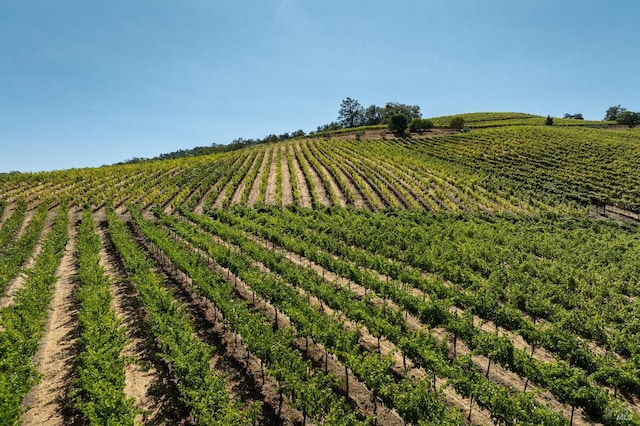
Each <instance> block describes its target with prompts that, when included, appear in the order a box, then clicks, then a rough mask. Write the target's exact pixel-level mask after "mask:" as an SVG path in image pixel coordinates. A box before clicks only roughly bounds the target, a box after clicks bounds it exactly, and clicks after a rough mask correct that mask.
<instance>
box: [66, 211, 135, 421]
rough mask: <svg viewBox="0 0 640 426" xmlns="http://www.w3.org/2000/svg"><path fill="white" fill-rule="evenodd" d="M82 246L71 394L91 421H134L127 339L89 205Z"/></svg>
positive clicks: (81, 236)
mask: <svg viewBox="0 0 640 426" xmlns="http://www.w3.org/2000/svg"><path fill="white" fill-rule="evenodd" d="M77 247H78V278H79V279H80V287H79V289H78V291H77V293H76V294H77V297H78V300H79V301H80V304H81V307H80V311H79V313H78V323H79V325H80V339H79V346H80V349H81V350H80V353H79V354H78V357H77V368H76V373H77V378H76V379H75V381H74V384H73V389H72V391H71V392H70V396H71V398H72V399H73V400H74V406H75V407H76V409H77V410H78V411H79V412H81V413H82V414H84V416H85V417H86V419H87V420H88V421H89V423H90V424H99V425H109V424H113V425H115V424H121V425H132V424H133V422H134V418H135V415H136V409H135V408H134V406H133V399H131V398H129V397H127V396H126V395H125V393H124V381H125V373H124V367H125V359H124V356H123V355H122V350H123V349H124V347H125V346H126V345H127V343H128V339H127V337H126V334H125V330H124V328H123V327H122V325H121V322H120V320H119V319H118V318H117V317H116V314H115V312H113V310H112V309H111V299H112V298H111V290H110V288H109V287H110V283H109V279H108V278H107V277H106V275H105V273H104V270H103V269H102V267H101V266H100V264H99V262H100V247H101V243H100V238H99V236H98V235H97V234H96V233H95V229H94V226H93V217H92V215H91V211H90V210H85V211H84V213H83V216H82V222H81V224H80V229H79V236H78V243H77Z"/></svg>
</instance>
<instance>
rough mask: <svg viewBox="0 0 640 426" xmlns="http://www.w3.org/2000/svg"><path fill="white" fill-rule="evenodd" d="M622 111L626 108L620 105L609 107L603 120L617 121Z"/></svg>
mask: <svg viewBox="0 0 640 426" xmlns="http://www.w3.org/2000/svg"><path fill="white" fill-rule="evenodd" d="M624 112H627V109H626V108H623V107H621V106H620V105H614V106H612V107H609V108H608V109H607V112H606V114H605V116H604V121H617V120H618V117H619V116H620V114H622V113H624Z"/></svg>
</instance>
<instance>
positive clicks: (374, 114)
mask: <svg viewBox="0 0 640 426" xmlns="http://www.w3.org/2000/svg"><path fill="white" fill-rule="evenodd" d="M380 123H382V108H380V107H379V106H378V105H370V106H369V107H367V109H366V110H365V111H364V125H365V126H375V125H377V124H380Z"/></svg>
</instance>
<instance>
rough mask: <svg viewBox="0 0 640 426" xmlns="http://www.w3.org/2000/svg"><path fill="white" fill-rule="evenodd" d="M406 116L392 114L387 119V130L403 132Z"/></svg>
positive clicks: (405, 126) (406, 121) (406, 122)
mask: <svg viewBox="0 0 640 426" xmlns="http://www.w3.org/2000/svg"><path fill="white" fill-rule="evenodd" d="M408 123H409V122H408V120H407V117H405V116H404V115H402V114H394V115H393V116H392V117H391V119H390V120H389V130H391V131H392V132H395V133H403V132H404V130H405V129H406V128H407V124H408Z"/></svg>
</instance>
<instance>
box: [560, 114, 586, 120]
mask: <svg viewBox="0 0 640 426" xmlns="http://www.w3.org/2000/svg"><path fill="white" fill-rule="evenodd" d="M562 118H569V119H572V120H584V117H583V116H582V114H580V113H578V114H569V113H566V114H565V115H564V116H563V117H562Z"/></svg>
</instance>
